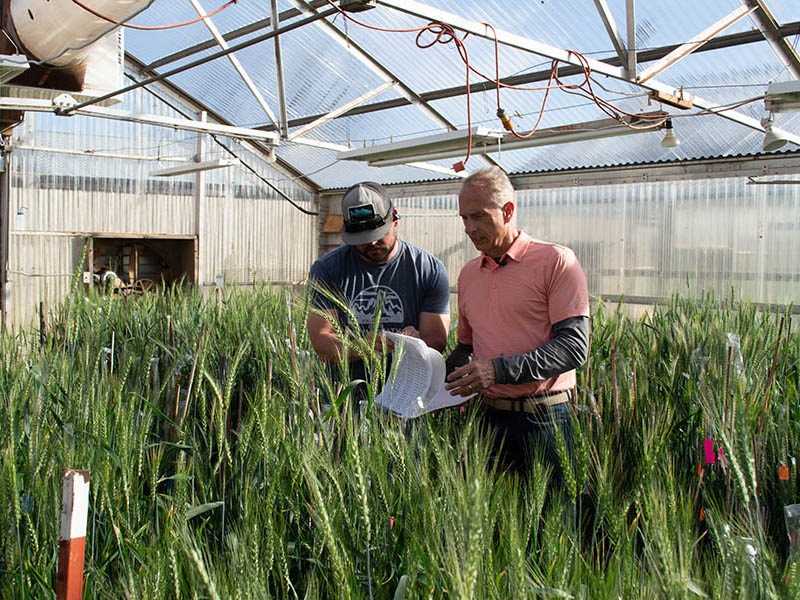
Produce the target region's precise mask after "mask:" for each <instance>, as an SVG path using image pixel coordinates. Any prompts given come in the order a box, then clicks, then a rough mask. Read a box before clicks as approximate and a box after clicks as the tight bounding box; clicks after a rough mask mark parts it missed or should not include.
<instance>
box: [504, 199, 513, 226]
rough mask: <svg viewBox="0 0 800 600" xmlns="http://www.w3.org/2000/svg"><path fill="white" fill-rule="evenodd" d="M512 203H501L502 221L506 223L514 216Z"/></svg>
mask: <svg viewBox="0 0 800 600" xmlns="http://www.w3.org/2000/svg"><path fill="white" fill-rule="evenodd" d="M514 209H515V207H514V203H513V202H506V203H505V204H504V205H503V221H505V222H506V223H508V222H509V221H511V217H513V216H514Z"/></svg>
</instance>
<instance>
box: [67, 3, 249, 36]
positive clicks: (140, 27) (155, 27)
mask: <svg viewBox="0 0 800 600" xmlns="http://www.w3.org/2000/svg"><path fill="white" fill-rule="evenodd" d="M237 2H239V0H229V2H227V3H226V4H223V5H222V6H220V7H219V8H218V9H216V10H214V11H211V12H210V13H207V14H205V15H203V16H201V17H197V18H196V19H192V20H191V21H184V22H183V23H173V24H171V25H132V24H130V23H127V21H128V20H130V19H132V18H133V17H128V18H127V19H124V20H122V21H115V20H114V19H111V18H109V17H106V16H105V15H102V14H100V13H99V12H97V11H96V10H94V9H93V8H90V7H88V6H86V5H85V4H84V3H83V2H81V1H80V0H72V3H73V4H77V5H78V6H80V7H81V8H82V9H83V10H85V11H86V12H88V13H91V14H93V15H94V16H95V17H97V18H98V19H103V20H104V21H108V22H109V23H113V24H114V25H115V26H117V25H119V26H121V27H128V28H130V29H138V30H141V31H163V30H165V29H177V28H178V27H186V26H187V25H194V24H195V23H199V22H200V21H202V20H203V19H207V18H209V17H213V16H214V15H217V14H219V13H221V12H222V11H223V10H225V9H226V8H228V7H229V6H231V5H232V4H236V3H237ZM134 16H136V15H134Z"/></svg>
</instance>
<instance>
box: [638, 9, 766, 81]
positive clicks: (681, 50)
mask: <svg viewBox="0 0 800 600" xmlns="http://www.w3.org/2000/svg"><path fill="white" fill-rule="evenodd" d="M754 10H755V9H754V8H748V7H747V6H740V7H739V8H737V9H736V10H734V11H733V12H732V13H730V14H729V15H726V16H725V17H723V18H722V19H720V20H719V21H717V22H716V23H714V24H713V25H711V26H710V27H706V28H705V29H704V30H703V31H701V32H700V33H698V34H697V35H695V36H694V37H693V38H692V39H690V40H689V41H688V42H686V43H685V44H683V45H681V46H679V47H678V48H676V49H675V50H673V51H672V52H670V53H669V54H667V55H666V56H665V57H664V58H662V59H661V60H659V61H658V62H657V63H656V64H654V65H650V66H649V67H647V68H646V69H644V70H643V71H642V72H641V73H639V77H638V78H637V81H638V82H640V83H644V82H645V81H647V80H648V79H652V78H653V77H655V76H656V75H658V74H659V73H661V72H662V71H664V70H665V69H668V68H669V67H671V66H672V65H674V64H675V63H676V62H678V61H679V60H681V59H682V58H685V57H687V56H689V54H691V53H692V52H694V51H695V50H697V49H698V48H700V47H701V46H702V45H703V44H705V43H706V42H708V40H710V39H711V38H714V37H716V36H717V35H718V34H719V33H721V32H722V31H724V30H726V29H727V28H728V27H730V26H731V25H733V24H734V23H736V21H738V20H740V19H743V18H744V17H746V16H747V15H749V14H750V13H751V12H753V11H754Z"/></svg>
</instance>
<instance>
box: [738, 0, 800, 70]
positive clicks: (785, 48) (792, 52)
mask: <svg viewBox="0 0 800 600" xmlns="http://www.w3.org/2000/svg"><path fill="white" fill-rule="evenodd" d="M740 2H741V3H742V4H743V5H744V6H747V7H750V8H752V9H754V12H753V15H752V19H753V21H755V23H756V25H757V26H758V29H759V30H760V31H761V33H762V34H763V35H764V38H765V39H766V40H767V42H768V43H769V45H770V46H772V50H773V51H774V52H775V54H777V55H778V58H780V59H781V61H782V62H783V64H785V65H786V68H787V69H788V70H789V73H791V75H792V77H794V78H795V79H800V56H798V54H797V50H796V49H795V48H794V46H792V45H791V44H790V43H789V42H788V41H787V40H786V38H784V37H783V35H781V33H780V31H779V29H780V28H779V27H778V22H777V21H776V20H775V17H774V16H772V12H770V10H769V8H768V7H767V3H766V2H765V1H764V0H740Z"/></svg>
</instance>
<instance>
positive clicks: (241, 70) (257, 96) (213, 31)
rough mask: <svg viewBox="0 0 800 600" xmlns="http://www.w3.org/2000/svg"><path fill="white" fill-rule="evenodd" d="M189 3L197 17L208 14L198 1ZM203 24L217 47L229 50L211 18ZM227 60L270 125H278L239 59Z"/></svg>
mask: <svg viewBox="0 0 800 600" xmlns="http://www.w3.org/2000/svg"><path fill="white" fill-rule="evenodd" d="M189 2H191V3H192V6H193V7H194V9H195V10H196V11H197V14H198V16H201V17H202V16H203V15H206V14H208V13H207V12H206V11H205V10H204V9H203V7H202V6H201V5H200V0H189ZM203 23H205V26H206V27H207V28H208V30H209V31H210V32H211V35H212V36H213V37H214V39H215V40H216V42H217V45H218V46H219V47H220V48H222V49H223V50H227V49H228V48H230V45H229V44H228V42H227V41H225V38H224V37H222V34H220V32H219V29H217V26H216V25H214V22H213V21H212V20H211V17H204V18H203ZM276 39H277V38H276ZM228 60H230V61H231V64H232V65H233V68H234V69H236V72H237V73H238V74H239V77H241V78H242V81H244V84H245V85H246V86H247V89H248V90H250V93H251V94H253V97H254V98H255V99H256V102H258V105H259V106H260V107H261V108H262V110H263V111H264V112H265V113H266V114H267V117H268V118H269V120H270V121H271V122H272V124H273V125H277V124H278V117H276V116H275V113H274V112H272V109H271V108H270V106H269V104H268V103H267V101H266V99H265V98H264V96H263V95H262V94H261V90H259V89H258V87H257V86H256V84H255V82H254V81H253V80H252V78H251V77H250V75H249V74H248V73H247V71H246V70H245V68H244V66H243V65H242V63H241V62H240V61H239V59H238V58H237V57H236V55H234V54H228Z"/></svg>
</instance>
